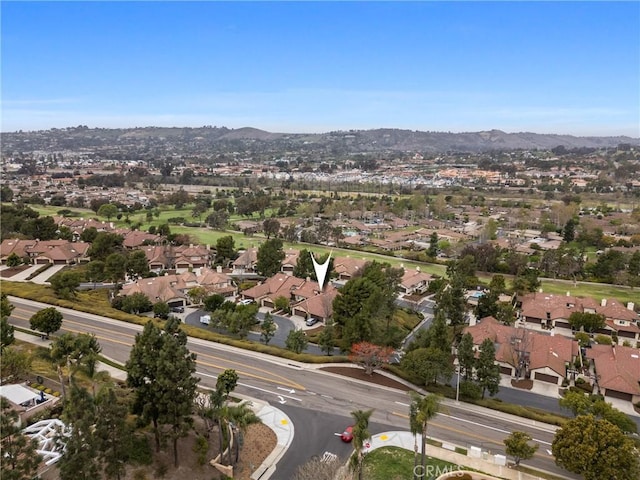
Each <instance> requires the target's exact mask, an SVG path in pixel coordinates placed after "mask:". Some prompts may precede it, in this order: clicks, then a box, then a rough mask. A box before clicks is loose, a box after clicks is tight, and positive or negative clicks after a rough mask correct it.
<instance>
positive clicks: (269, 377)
mask: <svg viewBox="0 0 640 480" xmlns="http://www.w3.org/2000/svg"><path fill="white" fill-rule="evenodd" d="M65 323H71V324H75V325H80V326H83V327H85V328H87V329H88V330H89V329H95V330H101V331H104V332H107V333H111V334H114V335H119V336H124V337H125V338H126V337H130V338H131V339H132V340H131V342H126V341H123V340H119V339H116V338H111V337H107V336H103V335H96V334H95V333H93V332H91V333H92V334H93V335H94V336H95V337H96V339H97V340H104V341H107V342H112V343H117V344H120V345H127V346H129V347H131V346H133V344H134V343H135V335H132V334H131V333H124V332H118V331H117V330H113V329H108V328H103V327H94V326H93V325H91V326H87V325H86V324H84V323H82V322H77V321H74V320H68V319H64V321H63V328H64V330H66V331H68V332H71V333H87V332H86V331H81V330H76V329H73V328H69V327H68V326H65ZM214 343H215V342H214ZM200 346H201V347H202V345H200ZM205 348H206V346H205ZM209 348H214V347H209ZM196 355H197V360H196V363H198V364H200V365H204V366H209V367H214V368H219V369H221V370H225V369H226V367H225V366H223V365H218V364H212V363H207V362H204V361H202V360H200V359H201V358H202V357H204V358H207V359H212V360H221V361H223V362H225V363H226V362H228V363H229V364H230V365H231V366H240V367H243V368H245V369H247V370H251V371H255V372H261V373H262V374H263V375H259V374H256V373H250V372H248V371H246V370H240V369H237V368H234V370H237V372H238V374H244V375H245V376H249V377H253V378H257V379H260V380H264V381H266V382H270V383H276V384H279V385H283V386H285V387H291V389H298V390H302V391H304V390H306V388H305V387H304V386H303V385H301V384H299V383H297V382H292V381H291V380H289V379H287V378H286V377H283V376H282V375H278V374H274V373H272V372H269V371H268V370H266V369H264V368H259V367H254V366H252V365H249V364H246V363H242V362H234V361H232V360H229V359H228V358H223V357H219V356H216V355H210V354H208V353H201V352H198V353H196ZM293 393H295V391H294V392H293Z"/></svg>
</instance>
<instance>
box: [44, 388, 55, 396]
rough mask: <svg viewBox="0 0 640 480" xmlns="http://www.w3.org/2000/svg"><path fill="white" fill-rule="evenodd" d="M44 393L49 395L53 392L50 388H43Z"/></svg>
mask: <svg viewBox="0 0 640 480" xmlns="http://www.w3.org/2000/svg"><path fill="white" fill-rule="evenodd" d="M44 393H46V394H47V395H51V394H52V393H53V390H51V389H50V388H45V389H44Z"/></svg>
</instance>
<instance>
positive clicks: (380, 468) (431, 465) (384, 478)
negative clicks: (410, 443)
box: [362, 447, 459, 480]
mask: <svg viewBox="0 0 640 480" xmlns="http://www.w3.org/2000/svg"><path fill="white" fill-rule="evenodd" d="M419 462H420V460H419V459H418V463H419ZM417 468H418V470H417V471H418V473H424V474H425V475H424V476H423V477H421V480H433V479H435V478H437V477H439V476H440V475H442V474H444V473H446V472H452V471H456V470H458V468H459V467H458V465H455V464H453V463H449V462H445V461H443V460H439V459H437V458H433V457H429V456H427V462H426V466H425V469H424V470H422V467H421V466H418V467H417ZM362 478H366V479H367V480H407V479H410V478H413V452H412V451H410V450H405V449H403V448H400V447H382V448H377V449H375V450H373V451H372V452H370V453H368V454H367V455H366V456H365V458H364V466H363V471H362Z"/></svg>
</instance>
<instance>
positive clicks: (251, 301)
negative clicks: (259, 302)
mask: <svg viewBox="0 0 640 480" xmlns="http://www.w3.org/2000/svg"><path fill="white" fill-rule="evenodd" d="M252 303H253V300H251V299H249V298H245V299H243V300H240V301H239V302H238V305H251V304H252Z"/></svg>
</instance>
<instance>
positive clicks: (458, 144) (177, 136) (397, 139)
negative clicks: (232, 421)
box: [1, 126, 640, 153]
mask: <svg viewBox="0 0 640 480" xmlns="http://www.w3.org/2000/svg"><path fill="white" fill-rule="evenodd" d="M1 140H2V151H3V153H10V152H15V151H22V152H26V151H29V150H47V149H49V150H75V149H76V148H91V147H94V148H105V147H106V148H113V147H124V146H127V147H134V146H138V147H143V146H146V147H150V146H153V148H158V147H161V146H162V145H163V144H171V145H172V147H173V148H175V147H182V148H180V149H181V150H184V151H190V152H193V151H194V150H196V151H197V150H200V149H209V151H211V150H218V149H222V150H229V148H231V147H233V148H235V149H239V148H251V149H258V150H261V151H273V150H281V151H286V150H290V149H297V150H306V151H318V150H324V151H331V150H334V151H336V152H340V153H366V152H371V153H373V152H383V151H387V152H388V151H405V152H423V153H443V152H452V151H456V152H483V151H505V150H506V151H509V150H517V149H523V150H534V149H540V150H549V149H551V148H554V147H557V146H560V145H562V146H564V147H565V148H567V149H574V148H585V147H586V148H602V147H616V146H618V145H620V144H630V145H634V146H640V138H632V137H626V136H618V137H575V136H572V135H553V134H539V133H529V132H521V133H505V132H503V131H501V130H489V131H482V132H463V133H452V132H422V131H414V130H401V129H393V128H379V129H374V130H348V131H342V130H341V131H333V132H327V133H315V134H303V133H272V132H266V131H264V130H259V129H256V128H250V127H245V128H237V129H230V128H226V127H199V128H179V127H173V128H163V127H144V128H126V129H119V128H117V129H105V128H88V127H85V126H79V127H71V128H64V129H51V130H40V131H34V132H22V131H21V132H10V133H2V134H1Z"/></svg>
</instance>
